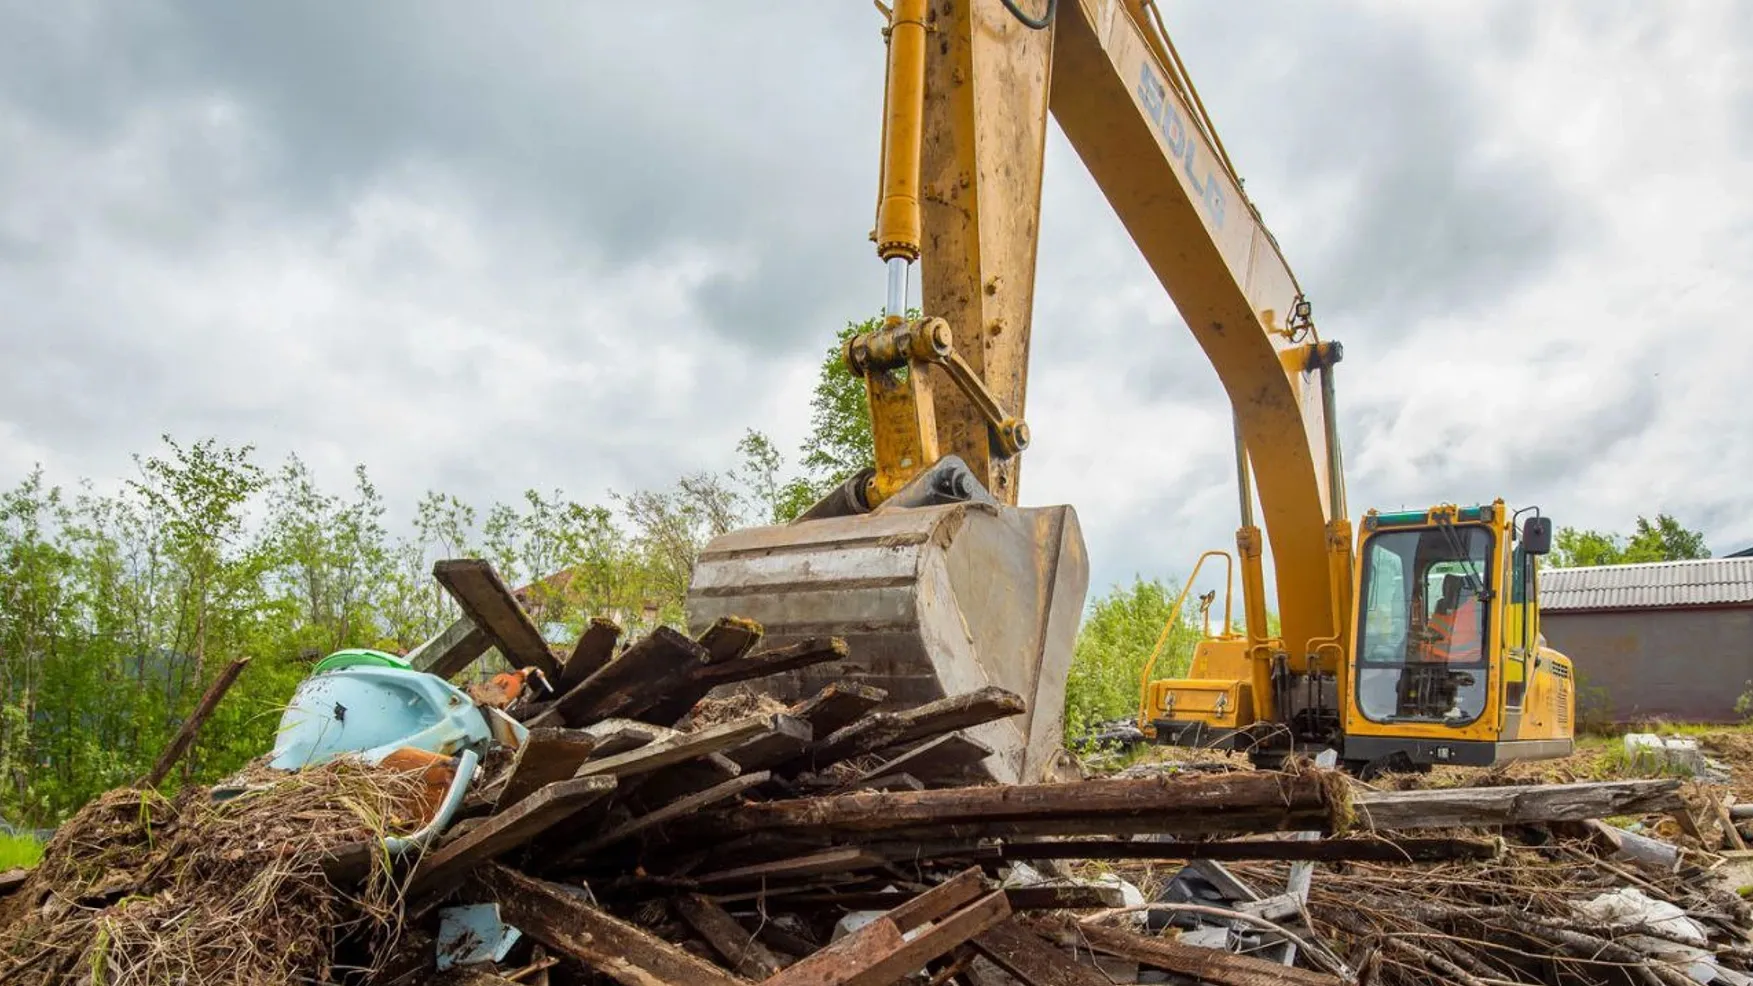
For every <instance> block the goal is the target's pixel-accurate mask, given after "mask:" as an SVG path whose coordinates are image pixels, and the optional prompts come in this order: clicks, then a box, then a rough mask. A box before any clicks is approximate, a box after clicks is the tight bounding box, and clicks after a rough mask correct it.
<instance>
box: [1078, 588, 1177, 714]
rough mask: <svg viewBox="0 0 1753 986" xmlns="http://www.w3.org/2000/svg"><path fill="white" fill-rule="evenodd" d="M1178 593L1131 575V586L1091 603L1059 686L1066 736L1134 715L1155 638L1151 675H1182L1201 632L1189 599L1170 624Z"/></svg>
mask: <svg viewBox="0 0 1753 986" xmlns="http://www.w3.org/2000/svg"><path fill="white" fill-rule="evenodd" d="M1179 593H1180V587H1179V586H1177V585H1174V584H1172V583H1169V582H1164V581H1162V580H1160V579H1150V580H1146V579H1143V578H1134V579H1133V581H1132V584H1131V585H1117V586H1114V587H1113V588H1112V589H1110V590H1108V593H1107V594H1106V595H1104V596H1102V597H1100V598H1098V599H1095V600H1093V601H1091V603H1090V604H1089V610H1088V612H1087V613H1086V614H1085V615H1084V620H1083V627H1082V628H1081V629H1080V630H1079V631H1078V635H1077V649H1076V650H1075V651H1073V653H1072V658H1071V672H1070V675H1069V676H1068V678H1067V680H1066V684H1065V730H1066V736H1067V738H1068V739H1069V738H1072V737H1076V736H1078V735H1080V734H1081V733H1083V732H1084V731H1085V730H1086V729H1087V728H1088V727H1089V726H1091V725H1093V724H1095V723H1099V722H1103V721H1106V720H1110V719H1120V718H1127V717H1130V716H1133V715H1136V714H1137V712H1138V699H1139V681H1140V679H1141V677H1142V675H1143V674H1144V668H1145V664H1146V663H1147V662H1148V661H1149V660H1150V656H1151V652H1152V650H1153V649H1155V647H1156V644H1157V640H1158V639H1159V638H1162V639H1163V648H1162V652H1161V654H1160V655H1159V656H1158V658H1157V663H1156V667H1155V669H1154V670H1153V671H1152V674H1153V675H1154V676H1156V677H1159V678H1171V677H1176V676H1180V675H1184V674H1186V672H1187V668H1188V665H1189V663H1190V662H1191V661H1192V660H1193V646H1194V645H1195V644H1196V643H1198V642H1199V639H1200V636H1201V633H1200V628H1199V625H1198V623H1197V622H1196V621H1195V619H1194V616H1193V613H1192V612H1191V610H1192V609H1193V607H1192V605H1191V603H1192V601H1191V600H1189V603H1188V604H1186V605H1184V606H1183V609H1182V612H1181V613H1180V615H1179V617H1178V618H1177V619H1176V620H1175V622H1174V624H1173V625H1172V626H1171V625H1170V622H1169V617H1170V609H1171V607H1172V606H1173V605H1174V602H1175V597H1176V595H1178V594H1179ZM1165 627H1166V628H1168V634H1167V636H1166V637H1164V636H1163V632H1164V628H1165Z"/></svg>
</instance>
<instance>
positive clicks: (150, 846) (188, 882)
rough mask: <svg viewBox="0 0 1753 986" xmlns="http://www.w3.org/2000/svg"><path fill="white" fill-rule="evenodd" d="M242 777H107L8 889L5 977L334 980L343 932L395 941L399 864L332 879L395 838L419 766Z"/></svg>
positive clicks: (371, 949) (355, 946) (369, 940)
mask: <svg viewBox="0 0 1753 986" xmlns="http://www.w3.org/2000/svg"><path fill="white" fill-rule="evenodd" d="M241 780H242V783H240V784H239V785H238V786H237V787H236V788H234V789H233V790H232V791H230V792H227V793H228V794H230V795H231V796H230V797H226V798H225V799H223V800H215V799H213V798H212V797H211V796H210V794H209V792H208V791H207V790H205V789H191V790H189V791H186V792H184V794H183V795H182V796H180V797H179V798H177V799H176V800H175V801H172V800H170V799H167V798H164V797H163V796H161V795H159V794H158V793H157V792H155V791H153V790H151V789H149V788H148V789H122V790H117V791H112V792H110V793H109V794H106V795H103V796H102V797H99V798H98V799H96V800H95V801H93V802H92V803H91V804H89V805H87V806H86V807H85V808H84V809H82V810H81V811H80V812H79V813H78V814H77V815H75V816H74V817H73V818H72V819H70V820H69V821H68V822H67V823H66V824H64V825H62V826H61V827H60V829H59V830H58V831H57V832H56V833H55V836H54V838H53V839H52V840H51V841H50V842H49V844H48V846H47V847H46V849H45V852H44V855H43V860H42V862H41V863H40V864H39V865H38V866H37V867H36V868H35V869H34V870H32V871H30V873H29V874H28V876H26V877H25V878H23V879H22V880H21V881H19V882H18V884H17V885H16V886H14V887H13V888H12V889H11V891H10V892H9V893H7V894H6V896H4V897H0V982H5V983H7V984H8V986H11V984H14V983H18V984H38V983H40V984H44V986H49V984H59V983H68V982H94V983H95V982H101V983H109V984H116V986H131V984H147V983H213V984H230V983H237V984H240V986H241V984H246V983H248V984H256V983H270V982H273V983H290V982H298V981H319V982H329V981H333V980H334V979H335V978H336V977H337V975H338V971H337V965H338V963H341V962H345V961H347V960H346V959H345V958H339V959H338V958H337V956H338V955H345V954H346V952H347V951H348V949H347V948H345V947H343V943H347V944H349V945H351V947H352V951H354V952H356V953H358V954H359V955H360V956H363V957H364V962H365V963H367V964H369V962H370V956H371V955H374V954H381V953H384V952H387V951H391V950H394V948H395V947H396V935H397V931H398V929H399V927H400V921H401V898H402V895H401V890H400V887H399V885H398V884H397V882H396V880H395V879H394V875H393V873H392V872H391V871H390V870H389V869H388V868H386V867H383V866H377V867H371V868H363V869H360V870H358V871H355V873H353V874H350V875H349V877H348V878H347V879H345V880H344V881H340V882H339V883H338V882H337V881H336V880H335V879H333V877H334V876H335V872H334V866H335V860H336V855H335V854H336V853H337V852H339V851H343V850H347V849H350V848H351V847H357V846H365V845H379V846H381V845H382V842H383V840H384V839H385V838H386V837H393V836H394V835H395V833H396V829H397V827H398V826H399V825H400V824H401V823H402V822H405V821H407V820H408V819H410V818H412V817H413V813H414V804H415V802H416V800H417V798H418V784H417V780H416V779H415V778H414V777H413V776H411V775H408V774H404V773H398V772H394V771H381V770H373V769H370V768H366V767H363V766H361V765H358V764H352V763H347V762H339V763H335V764H332V765H328V766H324V767H320V768H316V769H312V770H308V771H302V772H299V773H295V774H287V773H282V772H269V771H250V772H248V773H246V775H245V776H244V777H243V778H242V779H241Z"/></svg>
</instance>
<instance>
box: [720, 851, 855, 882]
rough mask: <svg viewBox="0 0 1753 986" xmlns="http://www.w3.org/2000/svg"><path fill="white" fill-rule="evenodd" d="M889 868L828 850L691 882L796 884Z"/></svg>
mask: <svg viewBox="0 0 1753 986" xmlns="http://www.w3.org/2000/svg"><path fill="white" fill-rule="evenodd" d="M888 864H889V860H888V857H886V856H881V855H878V854H877V853H872V852H866V851H865V850H863V849H856V848H846V849H828V850H824V851H822V852H817V853H810V854H809V855H807V856H794V857H792V858H790V859H776V860H772V861H769V862H765V863H754V864H751V865H749V866H737V867H732V868H730V869H724V870H717V871H714V872H711V873H702V874H700V875H699V876H697V877H694V878H693V882H694V883H696V884H699V885H700V886H703V887H704V886H714V885H719V884H727V883H747V882H750V881H763V880H795V879H799V878H801V877H811V876H822V875H825V874H829V873H853V872H856V871H858V870H869V869H877V868H879V867H883V866H887V865H888Z"/></svg>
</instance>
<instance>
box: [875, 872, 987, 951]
mask: <svg viewBox="0 0 1753 986" xmlns="http://www.w3.org/2000/svg"><path fill="white" fill-rule="evenodd" d="M985 889H986V876H985V874H983V873H981V872H980V871H979V870H978V869H976V868H974V867H969V868H967V869H965V870H963V871H961V872H960V873H957V874H956V875H955V876H953V877H950V878H949V879H948V880H945V881H943V882H942V883H939V884H938V885H937V886H935V887H932V888H931V889H930V890H928V891H926V892H925V893H922V894H920V895H919V896H917V897H914V898H912V899H911V900H909V901H907V902H906V903H905V904H899V905H897V906H896V907H894V908H893V909H891V910H890V911H889V913H888V914H886V915H884V916H885V917H887V918H888V919H889V920H890V921H893V922H895V927H897V928H899V929H901V934H903V935H904V934H907V933H908V932H910V931H912V930H913V929H914V928H917V927H919V926H920V925H922V924H926V923H928V922H931V921H936V920H937V919H938V918H941V917H943V916H944V915H946V914H949V913H950V912H951V911H954V910H955V909H956V908H958V907H961V906H962V905H964V904H967V903H970V902H972V901H973V900H974V899H975V898H977V897H979V896H980V893H981V891H983V890H985Z"/></svg>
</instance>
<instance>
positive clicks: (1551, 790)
mask: <svg viewBox="0 0 1753 986" xmlns="http://www.w3.org/2000/svg"><path fill="white" fill-rule="evenodd" d="M1352 804H1353V807H1354V808H1355V810H1356V812H1357V824H1358V825H1359V826H1360V827H1362V828H1366V829H1376V830H1389V831H1392V830H1396V829H1435V828H1473V827H1477V826H1498V825H1524V824H1530V823H1534V822H1562V821H1583V820H1585V819H1590V818H1607V817H1610V816H1613V815H1642V814H1651V813H1658V812H1665V811H1670V810H1672V809H1674V808H1678V807H1681V806H1683V805H1684V802H1683V801H1682V800H1681V798H1680V782H1679V781H1678V780H1675V779H1669V780H1653V781H1599V782H1594V783H1586V784H1528V785H1517V786H1513V787H1456V788H1437V789H1431V790H1422V791H1366V792H1362V793H1359V794H1358V795H1357V796H1356V797H1354V798H1353V799H1352Z"/></svg>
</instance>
